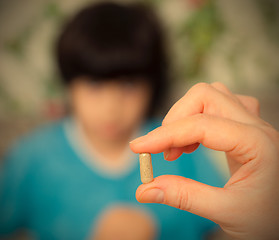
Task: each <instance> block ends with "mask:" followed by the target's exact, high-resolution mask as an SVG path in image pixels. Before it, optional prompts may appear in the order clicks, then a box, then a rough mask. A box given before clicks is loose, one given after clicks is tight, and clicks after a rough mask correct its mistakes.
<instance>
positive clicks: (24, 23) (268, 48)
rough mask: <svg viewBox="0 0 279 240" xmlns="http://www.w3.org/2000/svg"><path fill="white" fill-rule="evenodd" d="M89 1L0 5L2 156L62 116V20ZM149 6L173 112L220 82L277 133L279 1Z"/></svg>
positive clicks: (15, 0) (204, 0)
mask: <svg viewBox="0 0 279 240" xmlns="http://www.w3.org/2000/svg"><path fill="white" fill-rule="evenodd" d="M132 1H134V0H126V1H123V0H122V1H118V2H132ZM89 2H92V0H90V1H89V0H75V1H67V0H55V1H54V0H9V1H4V0H1V1H0V133H1V138H0V156H2V155H3V153H4V152H5V151H6V150H7V148H8V146H9V145H10V144H11V143H12V142H13V141H14V140H15V139H16V138H18V137H19V136H21V135H22V134H24V133H26V132H28V131H30V130H31V129H33V128H34V127H36V126H38V125H40V124H42V123H45V122H49V121H53V120H56V119H59V118H61V117H63V116H64V115H65V113H66V107H65V98H66V94H65V93H64V92H63V91H62V88H61V86H60V83H59V81H58V80H59V75H58V73H57V69H56V66H55V62H54V51H53V46H54V43H55V40H56V37H57V34H58V32H59V29H60V27H61V24H63V22H64V21H65V19H67V18H68V17H70V16H71V15H73V14H74V13H76V12H77V11H78V10H79V9H80V8H82V7H84V6H85V5H86V4H88V3H89ZM93 2H94V1H93ZM145 2H147V3H148V4H150V5H152V6H154V8H155V10H156V11H157V12H158V15H159V17H160V18H161V20H162V21H163V24H164V26H165V29H166V34H167V40H168V46H169V52H170V59H171V65H172V69H171V70H172V71H171V78H172V82H173V84H172V86H173V87H172V93H171V95H170V97H169V99H168V102H169V105H170V106H171V105H172V104H173V103H174V102H175V101H176V100H177V99H178V98H180V97H181V96H182V95H183V94H184V93H185V92H186V91H187V89H189V87H190V86H192V85H193V84H194V83H197V82H200V81H204V82H215V81H220V82H222V83H224V84H226V85H227V86H228V87H229V88H230V89H231V90H232V91H234V92H238V93H242V94H248V95H253V96H255V97H257V98H258V99H259V100H260V102H261V109H262V111H261V112H262V117H263V118H264V119H265V120H267V121H269V122H270V123H271V124H273V125H274V126H275V127H276V128H277V129H279V111H278V109H279V94H278V90H279V14H278V13H279V1H277V0H245V1H243V0H230V1H229V0H227V1H223V0H211V1H210V0H149V1H145ZM162 114H164V113H162Z"/></svg>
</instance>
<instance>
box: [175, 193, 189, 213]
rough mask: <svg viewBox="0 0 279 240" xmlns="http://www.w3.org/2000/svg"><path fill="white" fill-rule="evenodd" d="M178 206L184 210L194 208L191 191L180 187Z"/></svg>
mask: <svg viewBox="0 0 279 240" xmlns="http://www.w3.org/2000/svg"><path fill="white" fill-rule="evenodd" d="M176 207H177V208H178V209H181V210H184V211H190V210H191V208H192V204H191V201H190V198H189V193H188V191H187V190H185V189H184V188H180V190H179V191H178V194H177V202H176Z"/></svg>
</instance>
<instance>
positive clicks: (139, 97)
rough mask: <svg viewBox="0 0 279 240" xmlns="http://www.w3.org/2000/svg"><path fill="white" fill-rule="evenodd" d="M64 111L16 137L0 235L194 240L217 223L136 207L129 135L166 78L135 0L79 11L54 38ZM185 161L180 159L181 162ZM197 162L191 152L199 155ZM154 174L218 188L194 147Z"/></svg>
mask: <svg viewBox="0 0 279 240" xmlns="http://www.w3.org/2000/svg"><path fill="white" fill-rule="evenodd" d="M57 59H58V66H59V68H60V70H61V73H62V77H63V81H64V83H65V86H66V87H67V89H68V92H69V99H70V105H71V109H72V114H71V116H69V117H68V118H66V119H64V120H62V121H60V122H57V123H53V124H50V125H48V126H45V127H43V128H41V129H39V130H37V131H35V132H34V133H32V134H31V135H29V136H26V137H24V138H23V139H21V141H19V142H18V143H17V144H16V145H15V146H14V147H13V148H12V149H11V150H10V151H9V152H8V153H7V155H6V157H5V159H4V162H3V165H2V169H1V183H0V184H1V185H0V212H1V214H0V234H1V236H9V235H10V234H11V233H13V232H15V231H16V230H18V229H26V230H28V232H29V233H30V234H31V236H32V237H33V238H35V239H36V238H38V239H85V238H86V239H87V238H91V239H106V240H110V239H119V240H125V239H127V240H128V239H139V240H148V239H150V240H151V239H177V240H179V239H192V240H194V239H201V238H203V237H204V236H205V235H206V234H207V233H208V232H209V231H210V230H212V229H213V227H215V224H214V223H212V222H210V221H208V220H205V219H203V218H200V217H198V216H195V215H192V214H190V213H185V212H183V211H179V210H177V209H174V208H171V207H168V206H159V205H148V204H139V203H137V202H136V199H135V196H134V194H135V191H136V188H137V186H138V185H139V184H140V176H139V165H138V156H137V155H135V154H132V152H131V151H130V150H129V146H128V142H129V141H130V140H131V139H133V138H135V137H136V136H140V135H143V134H144V133H147V132H148V131H150V130H152V129H153V128H155V127H157V126H159V124H158V122H156V121H154V120H151V116H153V115H154V112H155V110H156V108H157V107H158V106H159V105H160V104H161V102H162V99H163V97H164V91H165V89H166V87H167V86H166V84H167V59H166V54H165V49H164V46H163V37H162V32H161V30H160V26H159V24H158V22H157V19H156V17H155V16H154V14H152V12H151V11H150V10H149V9H148V8H146V7H144V6H141V5H135V4H134V5H119V4H114V3H109V2H107V3H104V2H103V3H99V4H96V5H92V6H89V7H87V8H85V9H83V10H82V11H81V12H79V13H78V14H77V15H76V16H75V17H74V18H73V19H72V20H71V21H70V22H69V23H68V24H67V25H66V27H65V29H64V30H63V32H62V34H61V36H60V38H59V41H58V44H57ZM185 158H186V159H185ZM197 159H199V160H198V161H197ZM153 167H154V175H155V176H158V175H162V174H176V175H182V176H187V177H189V178H192V179H195V180H199V181H203V182H206V183H209V184H211V185H215V186H220V184H221V180H220V178H219V177H218V173H217V172H216V171H215V169H214V167H213V166H211V164H210V162H209V161H208V158H207V156H206V155H204V154H203V152H202V150H199V151H197V152H196V153H193V154H190V155H187V156H183V157H181V158H180V159H178V160H177V161H175V162H171V163H170V162H166V161H163V160H162V156H161V155H154V156H153Z"/></svg>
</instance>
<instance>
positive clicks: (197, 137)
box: [130, 83, 279, 240]
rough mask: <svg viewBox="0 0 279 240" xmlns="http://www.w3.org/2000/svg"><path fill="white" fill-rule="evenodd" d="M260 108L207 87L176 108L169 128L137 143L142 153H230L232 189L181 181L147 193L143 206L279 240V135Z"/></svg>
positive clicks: (148, 187)
mask: <svg viewBox="0 0 279 240" xmlns="http://www.w3.org/2000/svg"><path fill="white" fill-rule="evenodd" d="M258 115H259V104H258V102H257V100H256V99H254V98H252V97H248V96H240V95H234V94H232V93H231V92H230V91H229V90H228V89H227V88H226V87H225V86H224V85H223V84H221V83H213V84H211V85H210V84H205V83H199V84H197V85H195V86H193V87H192V88H191V89H190V90H189V91H188V92H187V93H186V94H185V96H184V97H182V98H181V99H180V100H179V101H178V102H177V103H176V104H174V106H173V107H172V108H171V109H170V111H169V113H168V114H167V115H166V117H165V119H164V121H163V123H162V126H161V127H159V128H157V129H155V130H153V131H152V132H150V133H148V134H147V135H145V136H142V137H140V138H138V139H135V140H134V141H132V142H131V144H130V147H131V149H132V150H133V151H134V152H135V153H140V152H150V153H159V152H164V156H165V158H166V159H167V160H175V159H177V158H178V157H179V156H180V155H181V154H182V153H189V152H193V151H194V150H195V149H197V147H198V146H199V144H203V145H204V146H205V147H207V148H211V149H214V150H217V151H224V152H225V153H226V156H227V159H228V164H229V167H230V171H231V178H230V179H229V181H228V182H227V183H226V185H225V186H224V188H216V187H212V186H208V185H205V184H202V183H199V182H196V181H193V180H191V179H187V178H184V177H180V176H171V175H165V176H159V177H157V178H155V179H154V181H153V182H151V183H149V184H143V185H141V186H139V188H138V189H137V193H136V198H137V200H138V201H139V202H143V203H145V202H148V203H162V204H167V205H170V206H173V207H176V208H180V209H182V210H185V211H189V212H191V213H194V214H197V215H200V216H202V217H205V218H208V219H210V220H212V221H214V222H216V223H217V224H219V225H220V227H221V228H222V229H223V230H224V232H226V233H227V235H229V236H230V237H232V238H233V239H253V240H255V239H279V133H278V132H277V131H276V130H275V129H274V128H272V126H270V125H269V124H268V123H266V122H265V121H263V120H262V119H260V118H259V116H258Z"/></svg>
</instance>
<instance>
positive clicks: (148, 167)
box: [139, 153, 153, 183]
mask: <svg viewBox="0 0 279 240" xmlns="http://www.w3.org/2000/svg"><path fill="white" fill-rule="evenodd" d="M139 161H140V176H141V182H142V183H150V182H152V181H153V168H152V160H151V154H150V153H140V154H139Z"/></svg>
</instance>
